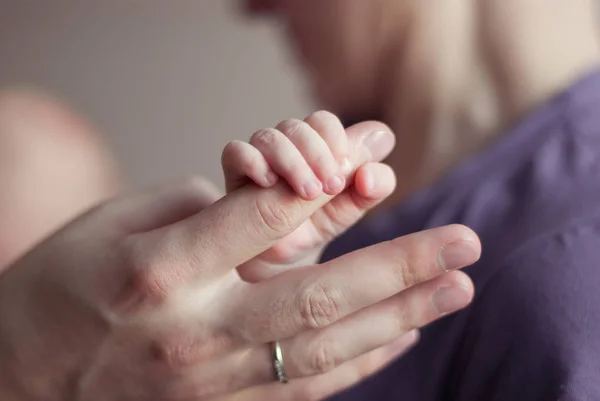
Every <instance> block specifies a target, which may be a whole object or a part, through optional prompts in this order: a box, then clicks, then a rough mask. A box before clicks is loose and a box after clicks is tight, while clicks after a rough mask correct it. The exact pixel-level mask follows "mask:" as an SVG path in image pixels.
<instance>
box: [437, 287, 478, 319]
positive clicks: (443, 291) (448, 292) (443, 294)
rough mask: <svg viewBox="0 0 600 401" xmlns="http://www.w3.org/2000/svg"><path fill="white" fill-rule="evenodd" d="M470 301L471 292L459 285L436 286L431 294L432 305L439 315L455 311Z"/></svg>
mask: <svg viewBox="0 0 600 401" xmlns="http://www.w3.org/2000/svg"><path fill="white" fill-rule="evenodd" d="M469 302H471V292H470V291H469V290H468V289H467V288H464V287H462V286H460V285H453V286H450V287H441V288H438V290H437V291H436V293H435V294H433V306H434V307H435V309H436V310H437V312H438V313H439V314H440V315H447V314H448V313H452V312H456V311H457V310H459V309H462V308H464V307H465V306H467V305H468V304H469Z"/></svg>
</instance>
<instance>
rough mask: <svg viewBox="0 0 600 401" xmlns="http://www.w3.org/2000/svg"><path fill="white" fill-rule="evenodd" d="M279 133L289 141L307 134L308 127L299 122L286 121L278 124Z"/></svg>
mask: <svg viewBox="0 0 600 401" xmlns="http://www.w3.org/2000/svg"><path fill="white" fill-rule="evenodd" d="M280 128H281V132H282V133H283V134H284V135H285V136H287V137H288V138H290V139H293V138H295V137H298V136H301V135H304V134H306V133H307V132H309V131H308V130H309V128H310V126H309V125H308V124H307V123H305V122H304V121H301V120H286V121H284V122H282V123H281V124H280Z"/></svg>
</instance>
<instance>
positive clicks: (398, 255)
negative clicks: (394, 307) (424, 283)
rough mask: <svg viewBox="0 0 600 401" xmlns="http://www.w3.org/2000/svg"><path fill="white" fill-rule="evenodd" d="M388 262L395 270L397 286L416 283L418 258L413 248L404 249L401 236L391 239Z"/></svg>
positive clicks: (403, 286)
mask: <svg viewBox="0 0 600 401" xmlns="http://www.w3.org/2000/svg"><path fill="white" fill-rule="evenodd" d="M388 245H390V246H391V250H392V251H391V252H390V253H391V255H390V256H391V257H390V259H389V260H390V262H391V263H392V266H393V267H392V268H393V270H394V271H395V272H396V277H397V278H398V287H399V288H402V289H403V288H408V287H411V286H413V285H414V284H416V283H418V282H419V281H420V280H419V273H418V271H419V270H420V269H419V265H420V260H419V258H418V255H417V254H416V253H415V249H414V248H412V247H411V248H410V249H406V245H407V244H406V242H405V241H403V239H402V238H400V239H395V240H392V241H391V242H390V243H389V244H388Z"/></svg>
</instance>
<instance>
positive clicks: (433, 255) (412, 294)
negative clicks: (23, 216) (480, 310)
mask: <svg viewBox="0 0 600 401" xmlns="http://www.w3.org/2000/svg"><path fill="white" fill-rule="evenodd" d="M380 128H382V127H380ZM383 128H384V127H383ZM203 198H204V192H202V191H201V192H198V184H196V183H194V182H192V183H191V184H190V183H188V184H186V185H183V186H181V187H179V188H163V189H158V190H156V191H152V192H149V193H143V194H137V195H132V196H125V197H123V198H120V199H117V200H114V201H111V202H108V203H105V204H103V205H101V206H100V207H97V208H95V209H93V210H92V211H90V212H89V213H87V214H85V215H84V216H81V217H80V218H78V219H77V220H75V221H74V222H72V223H71V224H69V225H68V226H66V227H65V228H64V229H62V230H61V231H59V232H58V233H56V234H55V235H53V236H52V237H50V238H49V239H48V240H47V241H45V242H44V243H42V244H40V245H39V246H38V247H36V248H35V249H34V250H33V251H31V252H30V253H29V254H27V255H26V256H25V257H24V258H22V259H21V260H19V261H18V262H17V263H16V264H14V265H13V266H12V267H11V268H9V269H8V271H6V272H5V273H4V274H3V275H2V276H0V360H1V361H2V363H1V364H0V396H1V398H2V399H5V400H39V399H44V400H64V399H81V400H91V401H93V400H120V399H134V400H142V401H143V400H156V399H160V400H192V399H193V400H204V399H211V398H213V397H226V396H228V395H229V396H233V397H235V396H236V395H235V394H236V393H235V392H236V391H242V393H237V394H238V395H244V394H246V395H248V396H251V397H252V396H256V395H257V394H258V395H260V394H264V392H265V391H272V390H269V388H270V387H269V385H270V384H269V383H272V381H273V365H272V359H271V352H270V347H269V346H268V343H270V342H271V341H274V340H280V341H281V345H282V348H283V352H284V357H285V364H286V370H287V374H288V377H289V378H290V379H291V380H292V382H291V383H290V385H289V386H283V385H279V384H278V386H280V387H277V389H280V390H283V388H285V387H288V388H289V389H290V390H292V391H293V392H294V393H295V396H297V394H298V392H299V391H308V392H310V394H302V395H303V396H304V395H306V396H307V397H311V398H314V399H318V398H320V397H322V396H324V395H326V394H328V393H331V392H332V391H337V390H340V389H341V388H343V387H345V386H347V385H350V384H353V383H354V382H356V381H357V380H358V379H360V377H358V376H355V377H352V375H351V374H349V372H354V371H355V369H356V367H357V366H359V365H358V364H359V362H360V359H356V358H361V355H363V356H362V358H369V357H365V356H364V355H365V354H366V353H368V352H374V353H371V354H370V355H371V356H370V358H376V359H377V360H376V361H375V362H373V363H372V364H373V365H377V364H381V363H382V362H383V358H381V354H382V353H387V351H388V350H386V349H383V350H382V349H381V348H380V347H385V346H386V345H388V344H390V343H393V342H394V341H396V340H397V339H398V337H400V336H401V335H402V334H404V333H407V332H410V331H411V330H412V329H413V328H415V327H420V326H422V325H424V324H427V323H428V322H430V321H431V320H433V319H436V318H437V317H439V316H441V315H443V314H446V313H450V312H452V311H455V310H457V309H459V308H461V307H464V306H466V304H468V302H469V301H470V299H471V296H472V286H471V283H470V281H469V280H468V278H467V277H466V276H465V275H463V274H462V273H459V272H453V273H448V274H444V273H445V272H447V271H448V270H453V269H456V268H459V267H462V266H464V265H467V264H470V263H472V262H474V261H475V260H476V259H477V258H478V256H479V242H478V240H477V238H476V236H475V235H474V234H473V233H472V232H471V231H470V230H468V229H466V228H464V227H460V226H452V227H446V228H441V229H437V230H432V231H428V232H423V233H419V234H415V235H413V236H409V237H405V238H401V239H397V240H394V241H391V242H388V243H382V244H379V245H376V246H373V247H371V248H367V249H364V250H361V251H357V252H354V253H352V254H349V255H346V256H344V257H341V258H338V259H336V260H333V261H330V262H328V263H325V264H322V265H313V266H307V267H304V268H301V269H295V270H291V271H287V272H284V273H282V274H279V275H277V276H275V277H272V278H269V279H267V280H264V281H261V282H258V283H248V282H245V281H243V280H241V279H240V277H239V276H238V275H237V273H236V270H235V268H236V267H237V266H239V265H241V264H243V263H244V262H246V261H248V260H250V259H251V258H253V257H255V256H256V255H259V254H261V253H262V252H264V251H265V250H267V249H269V248H270V247H271V246H272V245H273V244H275V243H276V242H277V241H278V240H280V239H281V238H284V237H286V236H287V235H289V234H290V233H291V232H293V231H294V230H295V229H296V228H297V227H298V226H299V225H301V224H302V223H303V222H304V221H306V219H307V218H308V217H309V216H311V215H312V214H313V213H314V212H315V211H316V210H318V209H319V208H321V207H322V206H323V205H324V204H326V203H327V202H328V201H329V200H330V197H328V196H322V197H320V198H319V199H317V200H315V201H311V202H307V201H302V200H300V199H299V198H298V197H297V196H295V195H294V194H292V193H291V192H290V191H289V190H288V189H287V188H286V187H285V186H283V185H281V186H277V187H275V188H273V189H271V190H263V189H258V188H256V187H245V188H242V189H240V190H238V191H236V192H234V193H231V194H229V195H228V196H226V197H224V198H222V199H220V200H219V201H217V202H216V203H214V204H213V205H211V206H209V207H207V208H206V209H204V210H202V211H201V212H200V213H197V210H198V205H199V204H204V203H206V202H205V199H203ZM364 266H369V267H370V268H369V269H365V268H364ZM374 269H376V271H375V272H374ZM372 327H377V328H378V330H376V331H373V330H372ZM410 339H411V337H410V335H409V336H408V337H405V339H404V340H403V341H404V343H402V342H401V343H400V344H398V343H396V344H394V345H391V346H390V347H392V348H393V349H395V350H396V353H397V350H398V348H400V349H402V347H403V346H404V345H406V344H407V343H410ZM377 349H379V351H372V350H377ZM378 352H379V354H378ZM378 355H379V357H378ZM346 362H347V363H346ZM352 366H354V368H352ZM348 367H350V368H348ZM336 372H337V374H336ZM363 373H368V372H367V371H364V372H363ZM327 375H329V376H328V377H329V380H328V382H330V381H331V382H332V385H331V387H327V386H323V383H324V379H323V378H325V377H327ZM335 378H337V381H336V380H334V379H335ZM306 380H308V381H309V383H312V385H307V384H306V383H307V382H306ZM295 381H297V382H298V383H301V382H303V381H304V386H303V387H305V388H304V389H301V388H299V387H298V385H297V384H295V383H294V382H295ZM319 383H321V384H320V385H319ZM319 386H320V387H319ZM332 387H335V388H332ZM244 391H246V393H243V392H244ZM276 391H277V390H276ZM288 394H289V392H288Z"/></svg>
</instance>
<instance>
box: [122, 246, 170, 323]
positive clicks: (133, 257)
mask: <svg viewBox="0 0 600 401" xmlns="http://www.w3.org/2000/svg"><path fill="white" fill-rule="evenodd" d="M124 259H125V261H126V262H125V264H126V272H127V273H126V277H125V281H124V284H123V288H122V289H121V290H120V291H119V292H118V293H117V299H116V300H115V302H114V304H113V306H114V309H115V311H116V312H118V313H125V314H130V313H135V312H137V311H139V310H141V309H143V308H145V307H147V306H158V305H160V304H162V303H164V301H165V299H166V297H167V293H168V286H167V282H166V281H165V280H164V274H163V270H164V267H165V266H164V263H163V261H162V258H161V257H160V255H159V253H158V252H157V251H148V249H146V248H143V249H142V248H140V247H139V246H137V245H136V244H135V243H134V244H131V241H130V242H129V244H128V245H127V246H126V247H125V251H124Z"/></svg>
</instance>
